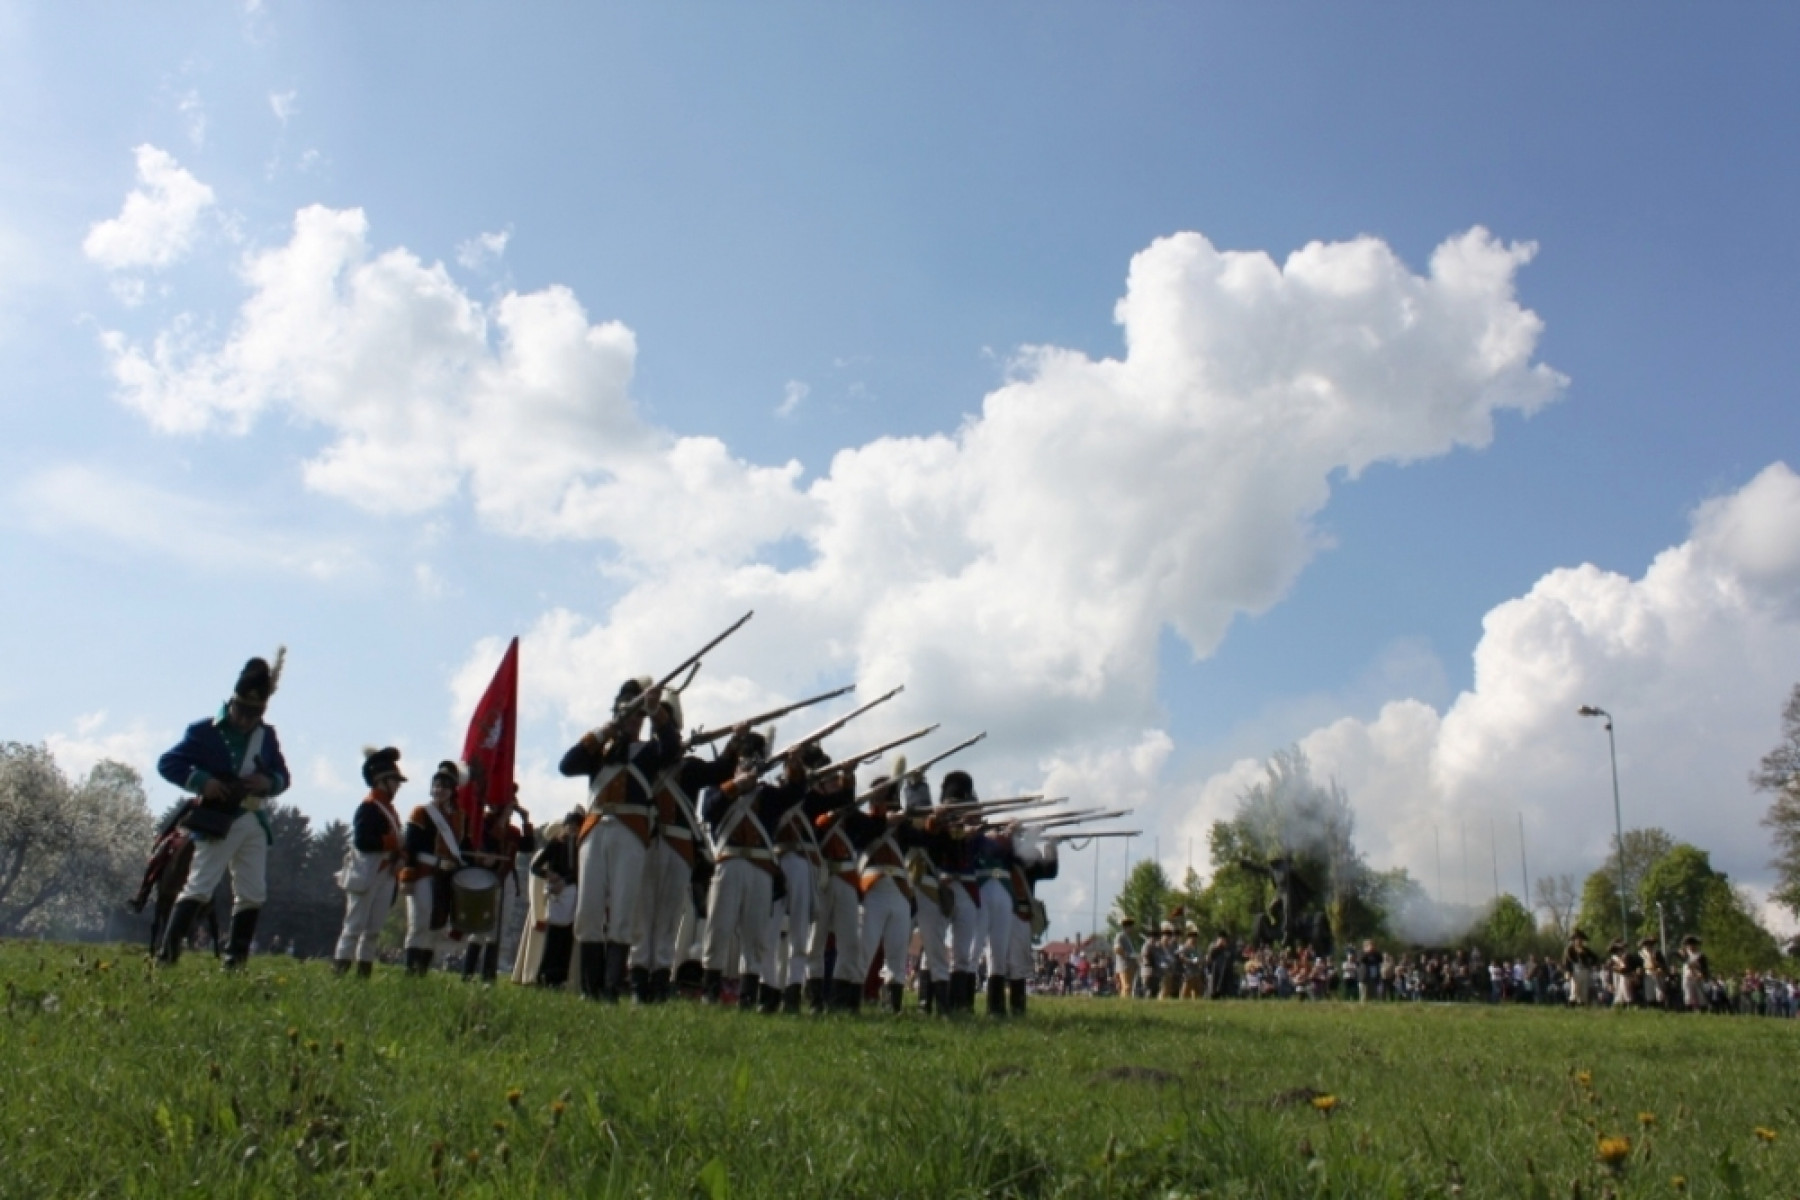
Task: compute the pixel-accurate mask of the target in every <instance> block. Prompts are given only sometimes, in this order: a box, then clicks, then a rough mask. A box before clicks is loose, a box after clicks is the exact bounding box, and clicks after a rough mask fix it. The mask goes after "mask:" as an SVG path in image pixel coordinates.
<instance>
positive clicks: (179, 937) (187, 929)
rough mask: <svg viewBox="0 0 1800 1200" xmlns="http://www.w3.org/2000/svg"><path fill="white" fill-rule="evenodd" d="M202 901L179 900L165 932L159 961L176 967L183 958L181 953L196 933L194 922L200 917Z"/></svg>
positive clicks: (158, 956)
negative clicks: (189, 936)
mask: <svg viewBox="0 0 1800 1200" xmlns="http://www.w3.org/2000/svg"><path fill="white" fill-rule="evenodd" d="M203 903H205V901H202V900H178V901H176V903H175V908H174V911H172V912H170V913H169V927H168V928H167V929H165V930H163V940H162V947H161V949H160V950H158V952H157V955H156V957H157V960H158V961H159V962H164V963H167V964H168V965H170V966H174V965H175V963H176V962H177V961H178V960H179V959H180V958H181V951H182V949H183V948H185V947H186V946H187V940H188V935H189V934H191V933H192V932H193V931H194V920H195V918H197V917H198V916H199V915H200V905H201V904H203Z"/></svg>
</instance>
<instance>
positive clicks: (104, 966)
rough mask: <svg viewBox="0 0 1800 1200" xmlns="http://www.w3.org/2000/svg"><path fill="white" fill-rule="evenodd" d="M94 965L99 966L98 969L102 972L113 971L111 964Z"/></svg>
mask: <svg viewBox="0 0 1800 1200" xmlns="http://www.w3.org/2000/svg"><path fill="white" fill-rule="evenodd" d="M94 965H95V966H97V967H98V968H100V970H102V971H110V970H112V964H111V963H109V962H101V963H95V964H94Z"/></svg>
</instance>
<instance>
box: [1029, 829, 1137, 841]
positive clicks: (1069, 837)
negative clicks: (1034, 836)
mask: <svg viewBox="0 0 1800 1200" xmlns="http://www.w3.org/2000/svg"><path fill="white" fill-rule="evenodd" d="M1142 836H1144V835H1143V834H1142V833H1140V832H1139V831H1138V830H1136V829H1090V830H1089V831H1088V832H1086V833H1047V834H1045V835H1044V839H1043V840H1044V841H1046V842H1085V841H1087V840H1088V839H1089V838H1108V837H1125V838H1128V837H1142Z"/></svg>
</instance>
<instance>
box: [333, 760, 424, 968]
mask: <svg viewBox="0 0 1800 1200" xmlns="http://www.w3.org/2000/svg"><path fill="white" fill-rule="evenodd" d="M362 776H363V782H364V783H365V784H367V785H368V788H369V794H368V795H367V796H365V797H363V801H362V803H361V804H358V805H357V806H356V813H355V815H354V816H353V817H352V818H351V820H350V851H349V853H348V854H347V855H345V857H344V867H343V870H342V871H340V872H339V873H338V885H339V886H340V887H342V888H343V889H344V927H343V930H342V931H341V932H340V933H339V934H338V942H337V953H336V954H335V955H333V965H334V966H335V968H336V970H337V973H338V974H340V975H343V974H345V973H347V972H348V971H349V970H350V966H351V964H352V963H354V964H355V965H356V973H357V974H358V975H359V976H361V977H362V978H364V979H367V978H368V977H369V976H370V975H372V974H373V973H374V971H375V959H376V955H377V951H378V950H379V948H380V941H381V927H382V925H383V924H384V923H385V922H386V921H387V916H388V910H389V909H390V908H392V907H393V904H394V895H395V892H396V890H397V888H398V887H399V883H400V859H401V855H400V849H401V841H402V839H403V837H404V835H405V826H404V825H402V823H401V821H400V814H399V813H398V812H397V811H396V810H395V808H394V798H395V797H396V796H398V795H399V794H400V785H401V784H403V783H405V782H406V776H405V775H403V774H401V773H400V751H399V750H397V749H395V748H394V747H392V746H388V747H386V748H385V749H381V750H377V749H375V748H374V747H372V746H371V747H368V748H366V749H364V751H363V764H362Z"/></svg>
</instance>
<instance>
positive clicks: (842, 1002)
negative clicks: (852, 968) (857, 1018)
mask: <svg viewBox="0 0 1800 1200" xmlns="http://www.w3.org/2000/svg"><path fill="white" fill-rule="evenodd" d="M861 997H862V985H861V984H855V983H851V982H850V981H849V980H847V979H836V978H834V979H832V980H831V1004H830V1009H831V1011H832V1012H837V1013H853V1012H855V1011H856V1007H857V1001H858V1000H859V999H861Z"/></svg>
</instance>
